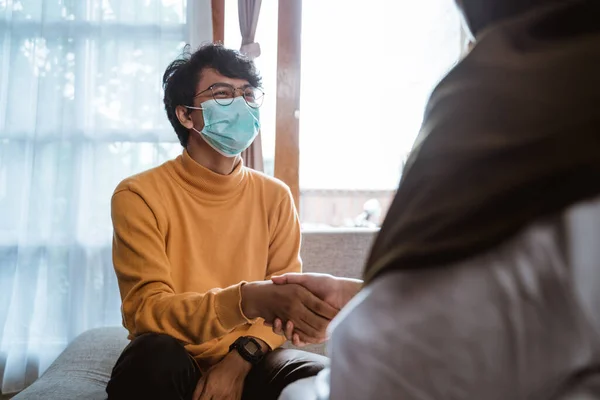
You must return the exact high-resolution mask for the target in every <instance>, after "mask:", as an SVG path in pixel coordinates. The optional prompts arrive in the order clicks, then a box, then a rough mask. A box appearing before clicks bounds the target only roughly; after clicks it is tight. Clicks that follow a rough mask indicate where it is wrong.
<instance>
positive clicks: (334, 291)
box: [271, 273, 363, 310]
mask: <svg viewBox="0 0 600 400" xmlns="http://www.w3.org/2000/svg"><path fill="white" fill-rule="evenodd" d="M271 280H272V281H273V283H275V284H276V285H285V284H296V285H300V286H304V287H305V288H306V289H308V290H309V291H310V292H311V293H313V294H314V295H315V296H317V297H318V298H320V299H321V300H323V301H325V302H326V303H328V304H329V305H331V306H332V307H335V308H337V309H338V310H341V309H342V308H344V306H345V305H346V304H348V302H349V301H350V300H351V299H352V298H353V297H354V296H355V295H356V294H357V293H358V292H359V290H360V289H361V287H362V285H363V281H361V280H359V279H350V278H340V277H337V276H333V275H329V274H316V273H304V274H298V273H289V274H285V275H281V276H274V277H273V278H271Z"/></svg>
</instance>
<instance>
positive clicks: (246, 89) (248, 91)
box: [194, 83, 265, 108]
mask: <svg viewBox="0 0 600 400" xmlns="http://www.w3.org/2000/svg"><path fill="white" fill-rule="evenodd" d="M208 91H210V92H211V94H212V97H213V99H215V101H216V102H217V104H220V105H222V106H228V105H230V104H231V103H233V99H235V97H236V96H235V95H236V92H238V91H239V92H241V94H242V96H243V97H244V100H246V104H248V106H249V107H252V108H259V107H260V106H262V103H263V100H264V97H265V93H264V92H263V91H262V90H260V89H259V88H255V87H254V86H251V85H246V86H243V87H240V88H236V87H233V85H230V84H228V83H215V84H213V85H210V86H209V87H208V89H205V90H203V91H201V92H198V93H196V94H195V95H194V98H196V97H198V96H201V95H202V94H204V93H206V92H208Z"/></svg>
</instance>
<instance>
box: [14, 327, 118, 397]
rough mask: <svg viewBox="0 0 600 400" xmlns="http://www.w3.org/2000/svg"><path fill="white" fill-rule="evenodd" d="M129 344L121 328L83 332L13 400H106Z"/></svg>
mask: <svg viewBox="0 0 600 400" xmlns="http://www.w3.org/2000/svg"><path fill="white" fill-rule="evenodd" d="M127 343H129V341H128V340H127V331H126V330H125V329H124V328H121V327H110V328H97V329H91V330H89V331H87V332H84V333H82V334H81V335H79V336H78V337H77V338H75V340H73V342H72V343H71V344H70V345H69V347H67V349H66V350H65V351H64V352H63V353H62V354H61V355H60V356H59V357H58V358H57V359H56V360H55V361H54V362H53V363H52V365H50V367H48V369H47V370H46V372H45V373H44V374H43V375H42V376H41V377H40V378H39V379H38V380H37V381H36V382H35V383H34V384H33V385H31V386H30V387H29V388H27V389H25V390H24V391H22V392H21V393H19V394H18V395H17V396H15V397H13V400H35V399H40V400H41V399H57V400H58V399H62V400H69V399H86V400H100V399H102V400H104V399H106V397H107V396H106V392H105V388H106V384H107V383H108V379H109V378H110V373H111V371H112V368H113V366H114V364H115V362H116V360H117V358H118V357H119V355H120V354H121V351H122V350H123V348H124V347H125V346H126V345H127Z"/></svg>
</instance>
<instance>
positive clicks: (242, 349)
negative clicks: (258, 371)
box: [229, 336, 265, 365]
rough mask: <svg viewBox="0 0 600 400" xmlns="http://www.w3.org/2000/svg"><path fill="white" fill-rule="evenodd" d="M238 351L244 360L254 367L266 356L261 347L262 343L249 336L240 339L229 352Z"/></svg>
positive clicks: (232, 345)
mask: <svg viewBox="0 0 600 400" xmlns="http://www.w3.org/2000/svg"><path fill="white" fill-rule="evenodd" d="M234 349H235V350H237V352H238V353H239V354H240V356H242V358H243V359H244V360H246V361H248V362H249V363H250V364H252V365H256V364H258V363H259V362H260V360H262V359H263V357H264V356H265V353H264V351H262V348H261V347H260V343H258V342H257V341H256V339H254V338H252V337H249V336H242V337H239V338H238V339H237V340H236V341H235V342H233V343H232V344H231V346H229V351H231V350H234Z"/></svg>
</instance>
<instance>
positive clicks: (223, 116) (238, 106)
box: [187, 96, 260, 157]
mask: <svg viewBox="0 0 600 400" xmlns="http://www.w3.org/2000/svg"><path fill="white" fill-rule="evenodd" d="M201 106H202V107H187V108H191V109H194V110H202V114H203V116H204V128H202V131H198V130H197V129H196V128H193V127H192V129H193V130H195V131H196V132H198V133H199V134H200V135H202V138H203V139H204V140H205V141H206V143H208V144H209V145H210V146H211V147H212V148H213V149H215V151H217V152H218V153H219V154H222V155H224V156H225V157H235V156H237V155H239V154H240V153H241V152H242V151H244V150H246V149H247V148H248V147H250V145H251V144H252V142H253V141H254V139H255V138H256V136H257V135H258V131H259V130H260V113H259V111H258V108H252V107H250V106H248V104H246V100H244V98H243V97H242V96H240V97H236V98H235V99H233V102H232V103H231V104H230V105H228V106H222V105H220V104H219V103H217V102H216V101H215V100H214V99H213V100H208V101H205V102H203V103H202V104H201Z"/></svg>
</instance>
